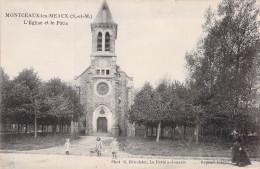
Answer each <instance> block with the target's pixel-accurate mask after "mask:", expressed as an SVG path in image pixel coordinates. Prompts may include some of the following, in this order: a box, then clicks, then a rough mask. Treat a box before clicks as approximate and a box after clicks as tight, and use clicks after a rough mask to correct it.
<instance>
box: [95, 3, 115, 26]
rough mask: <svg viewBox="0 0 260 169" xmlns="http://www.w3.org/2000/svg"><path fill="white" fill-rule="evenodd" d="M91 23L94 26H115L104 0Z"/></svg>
mask: <svg viewBox="0 0 260 169" xmlns="http://www.w3.org/2000/svg"><path fill="white" fill-rule="evenodd" d="M93 23H94V24H98V23H112V24H115V22H114V20H113V17H112V14H111V12H110V10H109V7H108V4H107V1H106V0H104V1H103V3H102V5H101V7H100V8H99V11H98V13H97V16H96V19H95V20H94V22H93Z"/></svg>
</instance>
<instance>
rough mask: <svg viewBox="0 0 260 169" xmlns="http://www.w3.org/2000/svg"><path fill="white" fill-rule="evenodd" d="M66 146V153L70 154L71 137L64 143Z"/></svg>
mask: <svg viewBox="0 0 260 169" xmlns="http://www.w3.org/2000/svg"><path fill="white" fill-rule="evenodd" d="M64 147H65V148H66V154H67V155H69V154H70V147H71V144H70V139H68V138H67V139H66V143H65V145H64Z"/></svg>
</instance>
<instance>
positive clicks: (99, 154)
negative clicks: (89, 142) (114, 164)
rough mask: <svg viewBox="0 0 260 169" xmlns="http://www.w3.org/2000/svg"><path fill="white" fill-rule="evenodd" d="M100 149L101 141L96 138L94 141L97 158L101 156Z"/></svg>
mask: <svg viewBox="0 0 260 169" xmlns="http://www.w3.org/2000/svg"><path fill="white" fill-rule="evenodd" d="M102 148H103V144H102V142H101V139H100V137H97V139H96V151H97V155H98V156H101V150H102Z"/></svg>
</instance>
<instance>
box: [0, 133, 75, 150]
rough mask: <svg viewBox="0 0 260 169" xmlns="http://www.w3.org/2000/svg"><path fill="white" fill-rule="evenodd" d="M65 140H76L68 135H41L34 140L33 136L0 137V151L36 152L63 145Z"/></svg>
mask: <svg viewBox="0 0 260 169" xmlns="http://www.w3.org/2000/svg"><path fill="white" fill-rule="evenodd" d="M66 138H69V139H71V140H75V139H77V137H72V136H71V135H70V134H65V133H62V134H58V133H57V134H53V133H51V134H50V133H48V134H43V135H42V134H41V135H39V136H38V137H37V138H34V135H33V134H27V135H24V134H20V135H17V134H15V135H13V134H8V135H1V143H0V149H2V150H36V149H42V148H48V147H53V146H57V145H62V144H64V143H65V141H66Z"/></svg>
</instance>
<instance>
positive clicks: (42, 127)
mask: <svg viewBox="0 0 260 169" xmlns="http://www.w3.org/2000/svg"><path fill="white" fill-rule="evenodd" d="M43 127H44V126H43V124H42V133H43V129H44V128H43Z"/></svg>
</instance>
